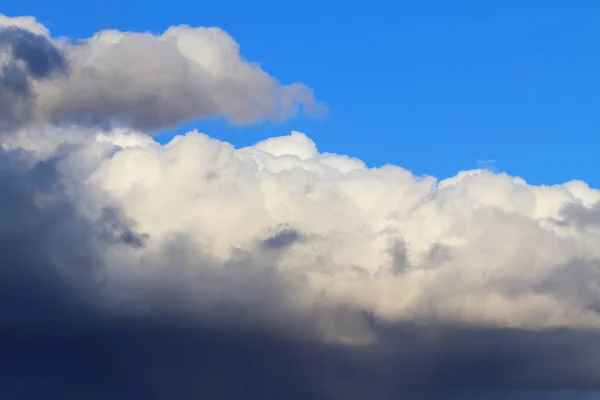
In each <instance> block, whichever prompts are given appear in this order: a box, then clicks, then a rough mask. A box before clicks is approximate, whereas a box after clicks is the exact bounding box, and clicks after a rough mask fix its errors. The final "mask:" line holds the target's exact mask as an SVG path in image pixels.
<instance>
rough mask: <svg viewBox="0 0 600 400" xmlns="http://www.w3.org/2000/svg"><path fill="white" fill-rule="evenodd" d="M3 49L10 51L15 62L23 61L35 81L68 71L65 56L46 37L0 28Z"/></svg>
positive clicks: (10, 27) (12, 28)
mask: <svg viewBox="0 0 600 400" xmlns="http://www.w3.org/2000/svg"><path fill="white" fill-rule="evenodd" d="M3 47H8V48H9V49H10V52H11V54H12V56H13V59H14V60H15V61H23V62H24V63H25V70H26V71H27V73H28V74H29V75H30V76H32V77H33V78H35V79H42V78H48V77H50V76H52V75H53V74H55V73H58V72H62V73H64V72H66V71H67V70H68V62H67V60H66V59H65V56H64V55H63V54H62V53H61V51H60V50H59V49H58V48H57V47H56V46H55V45H54V44H52V42H50V40H49V39H48V38H47V37H45V36H42V35H38V34H36V33H33V32H30V31H28V30H26V29H23V28H19V27H16V26H8V27H0V49H1V48H3Z"/></svg>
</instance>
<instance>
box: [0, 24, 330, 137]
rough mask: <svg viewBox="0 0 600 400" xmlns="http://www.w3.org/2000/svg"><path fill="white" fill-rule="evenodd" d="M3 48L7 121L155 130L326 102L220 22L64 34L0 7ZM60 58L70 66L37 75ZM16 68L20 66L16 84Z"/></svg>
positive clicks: (282, 114)
mask: <svg viewBox="0 0 600 400" xmlns="http://www.w3.org/2000/svg"><path fill="white" fill-rule="evenodd" d="M24 38H27V40H26V41H25V40H24ZM36 43H37V44H36ZM2 45H4V46H2ZM24 46H27V50H26V51H27V55H28V57H29V59H26V58H24V54H25V53H24V50H25V47H24ZM3 48H4V50H5V53H4V54H3V55H2V56H0V61H2V60H3V59H4V62H3V64H1V65H3V67H2V71H3V72H2V78H1V81H0V82H1V83H2V85H1V86H0V87H1V88H2V90H3V91H2V92H1V93H0V100H1V101H2V108H3V109H4V110H5V111H4V112H3V115H4V114H5V117H4V118H3V119H7V117H6V115H8V114H9V113H10V115H11V117H12V121H10V122H12V123H13V124H25V123H31V122H37V123H40V122H42V123H43V122H52V123H68V124H70V123H76V124H88V125H89V124H101V125H105V126H106V125H107V124H109V125H127V126H130V127H133V128H138V129H144V130H146V131H150V132H155V131H157V130H160V129H162V128H170V127H174V126H177V125H178V124H181V123H183V122H186V121H190V120H194V119H200V118H205V117H220V116H224V117H226V118H227V119H228V120H230V121H232V122H234V123H236V124H248V123H255V122H261V121H264V120H281V119H284V118H288V117H290V116H293V115H295V114H296V112H297V111H298V108H299V107H301V106H303V107H304V108H305V109H306V110H307V111H309V112H310V111H313V110H317V109H318V108H321V107H322V106H319V105H317V104H316V103H315V100H314V98H313V95H312V92H311V90H310V89H309V88H308V87H306V86H304V85H303V84H300V83H296V84H292V85H281V84H280V83H279V82H278V81H277V80H276V79H275V78H273V77H271V76H270V75H269V74H268V73H266V72H265V71H263V70H262V69H261V68H260V66H258V65H257V64H253V63H249V62H247V61H246V60H244V59H243V58H242V56H241V55H240V52H239V46H238V44H237V43H236V42H235V41H234V40H233V39H232V38H231V37H230V36H229V35H228V34H227V33H225V32H224V31H223V30H221V29H219V28H192V27H190V26H176V27H171V28H169V29H167V30H166V31H165V32H164V33H162V34H161V35H158V36H156V35H153V34H150V33H136V32H119V31H114V30H110V31H102V32H99V33H97V34H95V35H94V36H92V37H91V38H89V39H85V40H79V41H75V42H69V41H66V40H64V39H54V38H52V37H51V36H49V32H48V30H47V29H46V28H44V27H43V26H42V25H40V24H39V23H37V22H36V21H35V19H32V18H23V17H21V18H8V17H5V16H2V15H0V51H1V50H2V49H3ZM6 48H8V50H7V49H6ZM6 51H8V53H6ZM63 59H64V60H65V63H68V67H69V68H68V73H65V74H60V75H54V76H52V79H44V80H41V79H40V78H41V77H42V75H43V76H44V77H47V72H49V68H50V67H51V66H53V65H55V64H56V63H57V62H58V61H61V60H63ZM19 60H23V61H25V62H26V65H25V67H20V66H19V65H18V64H19V62H18V61H19ZM33 60H35V61H36V63H37V64H35V65H34V64H32V63H31V61H33ZM45 60H46V61H45ZM40 62H44V63H45V64H40ZM61 62H62V61H61ZM49 63H52V64H49ZM43 65H47V67H45V69H39V68H41V67H43ZM36 66H37V68H38V69H35V68H34V67H36ZM61 66H62V65H61ZM65 66H66V65H65ZM13 71H19V78H18V79H19V85H18V86H15V85H16V83H14V82H15V78H14V77H13V75H14V74H15V73H16V72H13ZM8 82H13V84H12V85H11V86H9V85H8ZM26 89H27V90H26ZM4 122H6V121H4Z"/></svg>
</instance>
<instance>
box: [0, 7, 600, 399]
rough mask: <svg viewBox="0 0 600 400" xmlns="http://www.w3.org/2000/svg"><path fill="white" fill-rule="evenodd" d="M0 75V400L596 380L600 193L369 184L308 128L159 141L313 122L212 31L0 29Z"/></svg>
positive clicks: (499, 182) (403, 177)
mask: <svg viewBox="0 0 600 400" xmlns="http://www.w3.org/2000/svg"><path fill="white" fill-rule="evenodd" d="M0 65H2V70H1V71H2V72H1V77H0V105H1V107H0V128H1V131H2V135H1V136H0V137H1V138H2V148H3V150H2V151H1V152H0V184H1V187H0V200H1V201H2V203H1V204H2V207H0V220H1V221H2V224H1V225H0V250H1V251H0V253H1V257H2V260H1V262H0V275H1V278H2V279H0V282H1V283H0V311H2V317H1V323H2V326H3V328H5V329H3V332H4V333H3V335H4V337H3V338H2V340H0V344H1V345H2V346H6V349H5V350H6V352H4V353H5V354H8V355H7V357H6V358H5V359H6V361H4V362H3V363H2V362H0V383H1V384H0V391H4V393H6V394H7V396H8V395H10V396H12V398H30V397H31V396H33V395H35V393H37V392H35V390H38V389H39V390H40V392H39V393H46V394H49V393H55V394H56V395H55V396H56V398H64V396H65V393H68V395H69V396H80V397H79V398H81V396H84V397H85V396H88V397H86V398H132V396H133V397H140V396H141V397H143V398H197V397H198V396H200V395H202V396H215V398H219V397H216V396H218V395H220V396H222V397H220V398H226V399H229V398H231V399H233V398H248V397H252V396H254V398H258V397H261V398H268V397H265V396H266V394H265V393H266V392H264V391H265V390H266V389H265V388H266V387H267V386H268V385H270V384H272V385H274V386H273V387H274V388H276V389H273V390H275V392H276V393H279V396H280V397H286V398H293V397H291V396H292V395H293V393H296V394H295V395H296V397H297V398H324V399H329V398H340V397H343V398H365V397H367V396H370V397H374V398H381V399H386V398H397V396H398V395H399V394H402V393H404V394H407V393H408V394H410V396H412V398H417V396H426V397H421V398H434V397H431V396H433V394H431V393H429V394H426V395H424V394H423V393H425V392H426V390H425V389H427V390H430V389H436V390H437V389H439V390H442V389H444V390H446V389H453V390H459V389H461V390H462V389H473V388H478V389H482V388H484V389H490V390H496V389H507V388H520V389H522V388H557V387H579V388H587V387H598V386H600V370H599V369H598V368H597V367H596V364H597V363H596V362H595V360H597V355H598V351H599V350H600V347H599V344H600V337H599V336H598V334H597V330H598V328H600V318H599V316H600V314H599V312H600V290H599V285H598V282H600V280H599V279H598V278H599V276H598V274H599V273H600V248H599V247H598V245H597V244H598V240H599V239H600V229H599V227H600V224H599V221H600V219H599V218H598V215H600V214H599V210H600V191H599V190H596V189H593V188H590V187H589V186H588V185H587V184H585V183H584V182H581V181H571V182H567V183H565V184H561V185H555V186H534V185H529V184H528V183H527V182H525V181H524V180H523V179H521V178H518V177H513V176H509V175H507V174H504V173H497V172H491V171H488V170H484V169H480V170H472V171H463V172H460V173H458V174H457V175H456V176H454V177H452V178H449V179H445V180H441V181H440V180H437V179H435V178H434V177H429V176H425V177H419V176H414V175H413V174H412V173H411V172H410V171H407V170H405V169H403V168H401V167H398V166H393V165H386V166H383V167H380V168H368V167H367V166H366V165H365V164H364V163H363V162H362V161H360V160H357V159H354V158H351V157H347V156H344V155H338V154H328V153H321V152H319V151H318V149H317V146H316V144H315V143H314V142H313V141H312V140H310V139H309V138H308V137H307V136H306V135H305V134H303V133H299V132H292V133H291V134H289V135H286V136H282V137H275V138H271V139H268V140H265V141H263V142H260V143H257V144H255V145H253V146H250V147H247V148H242V149H236V148H234V147H233V146H232V145H230V144H228V143H224V142H222V141H219V140H216V139H213V138H211V137H209V136H207V135H204V134H201V133H199V132H197V131H192V132H189V133H187V134H185V135H183V136H178V137H176V138H174V139H173V140H172V141H171V142H170V143H168V144H166V145H160V144H158V143H155V142H154V141H153V140H152V139H151V138H150V137H149V136H148V133H152V132H154V131H155V130H157V129H160V128H162V127H166V126H173V125H177V124H179V123H181V122H185V121H189V120H193V119H197V118H202V117H210V116H225V117H227V118H228V119H230V120H231V121H233V122H236V123H252V122H257V121H261V120H263V119H277V118H280V117H286V116H289V115H291V114H293V111H294V110H295V108H296V106H297V105H298V104H304V105H307V106H310V105H312V104H314V100H313V98H312V95H311V94H310V91H309V90H308V89H307V88H306V87H304V86H302V85H292V86H282V85H280V84H279V83H277V81H276V80H275V79H274V78H272V77H270V76H269V75H267V74H266V73H265V72H264V71H262V70H261V69H260V68H259V67H257V66H256V65H252V64H249V63H247V62H245V61H244V60H243V59H242V58H241V56H240V54H239V49H238V46H237V44H236V43H235V42H234V41H233V39H232V38H230V37H229V36H228V35H227V34H226V33H224V32H223V31H221V30H219V29H215V28H191V27H173V28H170V29H168V30H167V31H166V32H165V33H163V34H162V35H160V36H154V35H150V34H141V33H122V32H116V31H105V32H100V33H98V34H96V35H94V36H93V37H92V38H90V39H86V40H83V41H76V42H73V41H68V40H66V39H64V38H58V39H57V38H52V37H51V36H50V34H49V32H48V31H47V30H46V29H45V28H44V27H43V26H41V25H39V24H38V23H37V22H36V21H35V20H34V19H32V18H14V19H11V18H7V17H2V16H0ZM66 343H75V344H74V345H75V347H76V348H77V349H78V350H74V351H71V350H67V349H66V347H65V346H67V345H66ZM131 343H135V345H134V346H131ZM30 346H33V347H30ZM78 346H79V347H78ZM31 348H32V349H33V350H31ZM97 349H101V350H97ZM194 349H195V350H194ZM211 349H212V350H211ZM215 349H218V351H216V350H215ZM211 351H213V352H215V351H216V353H214V354H213V353H211ZM206 354H212V355H211V356H210V357H208V359H207V358H206V357H207V356H206ZM88 357H89V358H88ZM59 358H62V359H64V363H63V364H61V367H60V368H50V367H49V365H50V364H48V363H50V362H52V360H56V359H59ZM92 358H94V359H99V361H98V364H94V365H97V366H96V367H92V366H91V364H89V362H88V360H90V359H92ZM18 360H29V361H28V364H23V365H22V366H19V367H18V368H15V367H14V365H15V363H17V364H18ZM249 360H254V361H255V362H256V363H257V364H258V365H259V366H260V368H252V367H248V366H244V363H246V362H249ZM117 364H119V365H120V364H122V365H123V367H122V369H119V368H117V369H115V365H117ZM27 365H29V367H28V366H27ZM32 365H34V366H32ZM234 366H235V367H234ZM284 367H285V368H284ZM567 367H568V368H567ZM95 368H97V369H95ZM282 368H284V369H285V371H283V370H282ZM78 370H80V371H79V372H78ZM83 370H85V371H87V372H86V374H87V375H86V374H83V375H85V376H87V377H88V378H85V379H84V378H82V376H83V375H82V372H81V371H83ZM174 371H175V372H174ZM211 371H212V372H211ZM252 371H253V372H252ZM259 371H264V374H263V375H261V374H262V372H259ZM317 372H318V373H317ZM153 374H159V378H160V379H159V378H157V377H156V376H157V375H153ZM211 374H212V375H211ZM167 378H168V379H167ZM196 380H198V382H196ZM219 380H221V381H222V382H227V383H223V384H222V385H220V386H219V385H217V383H215V382H217V381H219ZM9 382H13V383H9ZM15 382H16V383H15ZM32 382H33V383H32ZM35 382H37V383H35ZM150 382H152V384H159V383H161V382H162V384H164V385H166V386H164V387H163V388H157V387H154V386H152V387H150V386H151V385H150ZM34 383H35V384H34ZM196 383H198V385H199V386H194V384H196ZM86 385H87V386H86ZM148 385H150V386H148ZM211 385H213V386H214V385H217V386H218V387H216V386H215V387H213V386H211ZM277 385H279V386H277ZM165 387H166V389H165ZM36 388H38V389H36ZM207 390H209V391H210V390H213V391H216V392H214V393H217V392H218V393H220V394H214V393H213V392H210V393H213V394H206V393H207V392H206V391H207ZM219 391H220V392H219ZM261 391H262V392H261ZM275 392H274V393H275ZM223 393H224V394H223ZM92 394H93V395H94V396H96V397H93V396H92ZM28 396H29V397H28ZM61 396H62V397H61ZM161 396H162V397H161ZM273 396H274V395H273ZM427 396H429V397H427ZM205 398H209V397H205Z"/></svg>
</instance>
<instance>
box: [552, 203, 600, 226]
mask: <svg viewBox="0 0 600 400" xmlns="http://www.w3.org/2000/svg"><path fill="white" fill-rule="evenodd" d="M560 216H561V217H562V219H561V220H559V221H557V223H558V224H559V225H566V226H574V227H576V228H580V229H581V228H588V227H590V228H594V227H595V228H597V227H600V202H598V203H595V204H593V205H592V206H590V207H586V206H584V205H583V204H579V203H568V204H566V205H565V206H564V207H563V208H562V209H561V211H560Z"/></svg>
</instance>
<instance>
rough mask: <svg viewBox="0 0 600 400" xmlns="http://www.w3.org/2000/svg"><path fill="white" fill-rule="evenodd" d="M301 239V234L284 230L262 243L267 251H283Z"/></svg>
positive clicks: (287, 229)
mask: <svg viewBox="0 0 600 400" xmlns="http://www.w3.org/2000/svg"><path fill="white" fill-rule="evenodd" d="M301 239H302V233H301V232H300V231H298V230H296V229H293V228H285V229H282V230H281V231H279V232H277V233H275V234H273V235H272V236H270V237H268V238H267V239H265V240H263V241H262V246H263V247H264V248H265V249H268V250H277V249H285V248H287V247H289V246H291V245H293V244H294V243H296V242H298V241H299V240H301Z"/></svg>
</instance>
